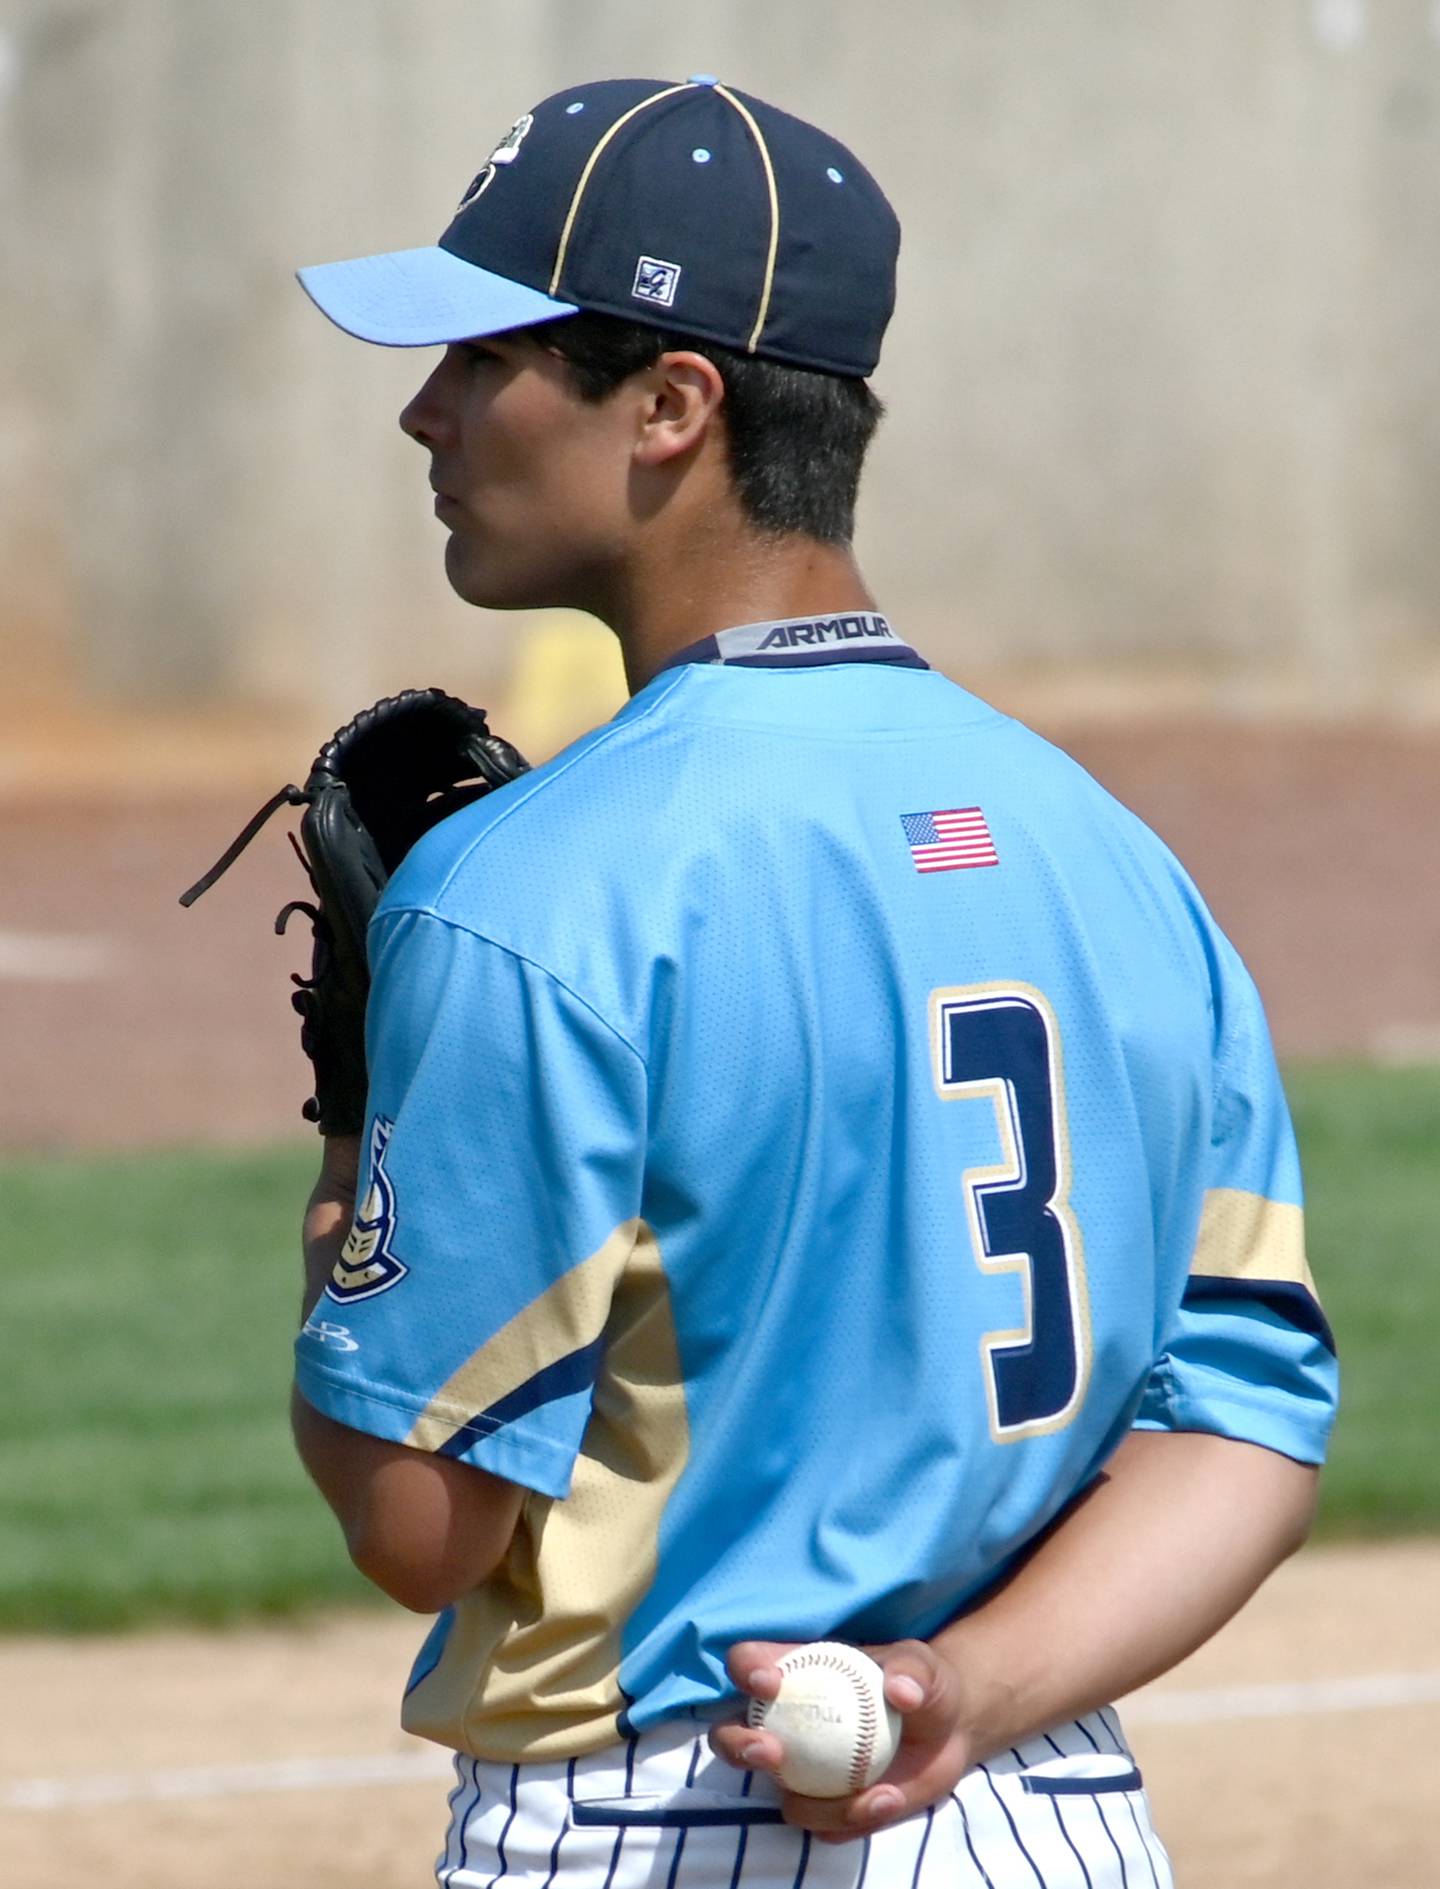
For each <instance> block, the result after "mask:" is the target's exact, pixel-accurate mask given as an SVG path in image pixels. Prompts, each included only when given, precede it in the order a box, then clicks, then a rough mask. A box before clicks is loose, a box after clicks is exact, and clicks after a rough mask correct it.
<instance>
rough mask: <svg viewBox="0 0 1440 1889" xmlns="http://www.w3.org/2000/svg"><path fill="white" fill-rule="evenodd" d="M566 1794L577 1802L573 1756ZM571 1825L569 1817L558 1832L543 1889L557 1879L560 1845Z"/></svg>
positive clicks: (566, 1772)
mask: <svg viewBox="0 0 1440 1889" xmlns="http://www.w3.org/2000/svg"><path fill="white" fill-rule="evenodd" d="M565 1796H566V1799H567V1801H568V1802H570V1803H572V1804H573V1803H574V1802H575V1760H574V1759H573V1758H572V1759H571V1760H570V1762H569V1764H567V1765H566V1767H565ZM569 1827H570V1820H569V1818H568V1817H567V1818H566V1820H565V1822H564V1823H562V1824H561V1826H560V1828H559V1830H558V1831H557V1832H556V1835H555V1844H554V1847H553V1848H552V1849H551V1851H550V1874H549V1875H548V1876H547V1877H546V1878H545V1881H544V1883H543V1884H542V1885H541V1889H550V1885H551V1883H552V1882H554V1880H555V1872H556V1870H557V1869H558V1868H559V1867H560V1845H561V1844H562V1843H563V1842H564V1841H565V1832H566V1830H567V1829H569Z"/></svg>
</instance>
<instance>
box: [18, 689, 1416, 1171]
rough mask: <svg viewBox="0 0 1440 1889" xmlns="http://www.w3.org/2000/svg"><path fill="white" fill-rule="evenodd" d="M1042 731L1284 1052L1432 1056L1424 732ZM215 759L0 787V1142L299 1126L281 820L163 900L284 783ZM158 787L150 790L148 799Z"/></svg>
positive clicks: (177, 1138) (289, 873) (119, 1143)
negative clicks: (1202, 903)
mask: <svg viewBox="0 0 1440 1889" xmlns="http://www.w3.org/2000/svg"><path fill="white" fill-rule="evenodd" d="M1045 731H1046V732H1047V733H1051V734H1052V735H1053V736H1054V737H1055V738H1056V739H1058V740H1060V741H1061V743H1062V745H1064V746H1066V747H1068V748H1069V749H1070V750H1071V751H1072V752H1073V753H1074V754H1076V755H1077V757H1078V758H1079V759H1080V760H1081V761H1083V762H1084V763H1085V765H1086V766H1088V767H1089V768H1090V769H1091V770H1092V771H1093V772H1094V773H1095V774H1097V775H1098V776H1099V778H1100V779H1101V780H1102V781H1104V782H1105V784H1106V785H1107V786H1109V787H1110V788H1112V789H1113V791H1114V792H1116V793H1117V794H1118V795H1119V796H1120V798H1121V799H1122V800H1124V801H1126V802H1127V803H1128V804H1129V805H1131V806H1133V807H1135V808H1136V809H1137V810H1138V811H1139V812H1140V813H1141V814H1143V815H1144V816H1145V817H1146V818H1147V819H1149V820H1150V821H1151V822H1152V823H1153V824H1154V825H1155V826H1156V827H1157V828H1158V830H1159V831H1160V832H1161V834H1162V835H1164V837H1165V838H1166V839H1168V840H1169V841H1170V843H1171V844H1172V845H1173V846H1174V847H1175V849H1176V851H1177V852H1178V853H1179V855H1180V857H1181V858H1182V859H1183V860H1184V861H1185V862H1186V864H1187V865H1188V866H1189V867H1190V869H1191V870H1192V872H1193V873H1194V875H1195V877H1196V879H1197V880H1198V882H1199V883H1200V885H1201V886H1202V888H1203V889H1204V891H1205V893H1206V896H1207V897H1208V899H1209V901H1210V903H1211V904H1212V906H1213V907H1214V909H1215V911H1216V913H1217V914H1218V916H1219V917H1220V919H1221V921H1222V923H1223V924H1225V926H1226V927H1227V929H1228V930H1229V931H1230V933H1231V935H1232V936H1233V937H1234V939H1235V941H1236V942H1237V944H1238V945H1239V946H1240V949H1241V950H1242V952H1243V953H1244V954H1245V956H1246V958H1247V959H1248V961H1249V962H1250V964H1251V967H1252V969H1253V970H1254V972H1255V974H1256V976H1257V978H1258V981H1259V983H1260V986H1261V989H1262V991H1263V993H1264V995H1265V998H1266V1002H1267V1005H1268V1008H1269V1012H1270V1016H1271V1020H1272V1023H1273V1026H1274V1030H1275V1035H1276V1040H1277V1043H1278V1044H1279V1047H1280V1049H1281V1052H1282V1054H1289V1055H1313V1054H1334V1053H1338V1052H1347V1051H1348V1052H1356V1053H1360V1054H1381V1055H1396V1056H1402V1057H1403V1056H1407V1055H1412V1054H1413V1055H1419V1056H1422V1057H1424V1058H1426V1059H1434V1058H1435V1057H1437V1056H1440V899H1437V898H1436V897H1435V886H1436V884H1437V883H1440V870H1437V868H1440V839H1437V832H1436V822H1435V817H1434V816H1435V809H1436V807H1437V806H1440V738H1437V737H1436V736H1435V735H1434V734H1433V733H1425V732H1419V731H1414V730H1410V731H1405V730H1397V729H1384V730H1381V729H1372V730H1364V729H1356V728H1347V729H1324V728H1298V727H1291V728H1277V727H1262V726H1251V725H1247V724H1242V723H1235V722H1226V723H1219V722H1216V723H1208V724H1207V723H1199V722H1187V723H1177V724H1172V725H1164V724H1159V723H1155V722H1153V721H1152V722H1147V723H1143V724H1137V725H1135V726H1131V727H1117V726H1112V725H1092V726H1090V727H1077V726H1067V725H1066V724H1064V723H1063V722H1061V723H1057V724H1055V725H1053V726H1048V727H1047V728H1046V730H1045ZM157 739H158V737H157ZM272 740H273V737H272ZM296 751H297V752H302V753H303V752H304V751H305V750H304V748H303V746H302V747H299V748H297V749H296ZM164 758H165V757H164V755H163V754H162V755H161V756H160V757H159V760H163V759H164ZM224 759H225V766H226V767H227V768H228V769H230V770H231V774H230V776H229V778H232V779H233V781H234V784H233V785H229V786H226V787H225V788H223V789H220V788H216V789H215V790H214V791H213V792H212V793H208V794H207V795H206V796H205V797H204V798H203V799H202V800H201V801H200V802H198V803H194V802H192V798H191V797H192V795H193V792H194V787H193V782H194V780H195V779H196V778H197V776H198V777H199V778H201V779H209V778H213V775H212V774H211V773H210V772H209V771H208V770H206V769H205V768H204V767H203V766H201V765H200V757H197V756H196V755H195V754H193V753H190V752H189V751H185V752H182V753H181V754H180V755H179V756H178V757H177V758H176V759H175V761H174V764H173V766H172V767H171V768H170V769H169V771H168V772H167V769H166V768H165V767H163V766H160V765H159V764H158V761H157V765H156V766H155V767H153V768H152V769H150V771H149V772H148V773H145V772H144V770H140V778H142V779H143V780H144V781H147V782H148V783H149V785H148V788H147V789H146V791H145V792H143V793H138V794H137V793H135V792H134V782H135V779H136V774H135V772H134V771H132V773H131V774H130V775H128V776H126V775H122V776H121V777H120V778H121V779H122V780H123V781H127V782H128V784H129V786H130V789H131V794H130V797H127V798H122V799H113V798H112V799H111V800H109V801H108V802H98V801H96V800H95V799H94V798H93V797H92V796H91V795H90V794H87V793H84V792H81V791H80V786H83V785H84V783H81V784H79V786H77V787H76V788H75V789H73V790H72V791H71V792H70V793H68V794H65V793H60V792H58V790H57V783H56V781H55V780H54V779H53V778H49V777H47V785H48V791H47V792H45V793H44V794H40V793H38V792H37V790H36V788H35V786H34V783H33V782H32V783H31V784H30V786H28V787H27V788H26V789H25V790H24V791H23V792H22V791H20V790H19V789H18V788H16V787H15V786H14V785H13V784H12V786H11V789H10V791H9V793H8V794H6V793H4V792H3V791H0V883H3V884H4V885H5V887H6V891H7V898H6V905H5V910H4V913H3V916H0V1042H3V1044H4V1046H5V1058H6V1075H7V1080H6V1082H5V1083H4V1085H3V1086H0V1149H4V1148H11V1149H16V1148H47V1147H63V1146H72V1145H81V1146H95V1147H133V1146H139V1145H144V1144H155V1143H164V1142H193V1141H206V1142H217V1141H218V1142H243V1141H265V1140H273V1139H275V1138H277V1137H280V1136H283V1135H285V1134H287V1133H294V1134H300V1133H302V1132H308V1131H304V1130H303V1129H302V1128H301V1125H300V1123H299V1120H298V1113H297V1111H298V1105H299V1102H300V1100H301V1099H302V1098H303V1096H304V1095H305V1093H306V1088H305V1078H304V1074H303V1070H302V1065H301V1063H300V1060H299V1051H298V1047H297V1044H296V1034H295V1025H294V1021H293V1018H292V1017H291V1015H290V1012H289V1009H288V1007H287V1004H286V994H285V993H286V974H287V972H288V971H290V970H292V969H295V968H298V967H300V966H302V965H303V964H304V963H305V961H306V956H307V953H306V948H305V941H304V936H303V934H304V932H305V927H304V925H303V922H302V924H301V925H300V926H298V927H297V929H296V933H295V935H294V936H293V937H292V938H288V939H286V940H284V941H281V940H277V939H276V938H275V937H274V936H273V935H272V932H271V928H270V919H271V915H272V914H273V913H274V912H275V911H277V910H278V909H279V907H280V906H281V905H282V904H283V903H284V902H285V901H286V900H287V899H289V898H291V897H294V896H295V895H296V893H297V892H298V891H299V890H300V889H301V887H300V885H299V882H298V869H297V868H296V867H295V865H294V862H293V860H292V859H291V858H290V854H289V849H288V847H287V846H286V845H285V843H284V840H283V837H282V829H283V826H284V824H285V822H284V821H283V820H281V819H279V818H277V820H276V821H275V823H274V825H273V826H272V827H271V828H269V829H267V831H266V832H265V833H264V834H263V835H262V836H261V838H260V840H259V841H257V843H256V844H255V845H254V846H253V847H252V849H251V850H250V852H249V853H248V854H246V855H245V857H244V858H243V859H242V860H241V861H240V863H239V864H238V865H237V866H236V867H235V868H234V870H233V871H232V872H231V874H230V876H229V877H228V878H226V879H224V880H222V881H221V883H220V884H219V885H218V886H217V887H216V888H215V889H214V890H213V891H212V892H211V893H210V894H209V895H208V896H207V897H206V899H205V900H204V901H203V902H202V903H201V904H199V905H197V906H196V907H195V909H194V910H193V911H191V912H182V911H181V910H180V908H179V906H178V905H177V904H176V898H177V895H178V894H179V892H180V891H181V890H182V888H183V887H184V886H186V885H187V884H189V883H190V881H191V880H192V879H194V878H196V877H197V876H198V875H199V873H200V872H201V871H202V870H203V869H204V868H205V867H206V866H208V865H209V864H210V862H211V861H212V860H213V859H214V858H215V857H216V856H217V854H218V853H219V852H220V851H221V849H222V848H223V847H224V845H225V843H226V842H227V841H228V840H229V839H230V837H231V835H232V834H233V833H234V832H235V831H236V830H237V829H238V828H239V826H240V825H241V824H242V823H243V822H244V820H245V819H246V818H247V817H248V816H249V815H250V814H251V813H252V812H253V811H254V809H255V807H256V806H257V805H258V804H259V802H260V800H261V799H262V798H264V796H265V794H266V793H268V792H269V791H270V789H271V788H273V787H274V786H275V785H276V784H277V781H278V780H279V779H281V778H284V769H283V766H282V765H281V764H280V763H279V762H278V760H276V761H275V762H274V764H273V766H269V765H266V764H265V763H266V762H268V761H269V760H270V759H271V757H270V756H269V755H268V752H267V754H266V756H265V758H264V761H262V760H261V758H260V751H259V750H258V749H257V759H256V765H254V766H253V767H249V768H246V767H242V766H241V759H242V750H241V747H240V744H239V743H238V741H237V740H236V739H231V740H230V742H229V745H228V746H226V747H225V749H224ZM132 763H133V757H132ZM134 766H138V764H134ZM162 779H173V781H174V783H175V786H174V796H173V797H172V798H169V799H166V798H163V797H162V798H157V797H156V793H157V786H156V783H157V782H158V781H160V780H162ZM182 782H183V783H184V785H183V786H182V785H181V783H182ZM3 785H4V783H3V776H0V790H3Z"/></svg>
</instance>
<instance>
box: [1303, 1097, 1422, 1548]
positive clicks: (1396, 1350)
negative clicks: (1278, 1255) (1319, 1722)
mask: <svg viewBox="0 0 1440 1889" xmlns="http://www.w3.org/2000/svg"><path fill="white" fill-rule="evenodd" d="M1286 1088H1287V1089H1288V1091H1289V1095H1290V1104H1291V1109H1292V1111H1293V1113H1294V1117H1295V1129H1296V1134H1297V1135H1298V1137H1299V1141H1300V1153H1301V1158H1302V1160H1303V1162H1304V1167H1305V1197H1306V1231H1307V1238H1308V1244H1309V1253H1310V1264H1311V1268H1312V1270H1313V1272H1314V1274H1315V1280H1316V1284H1317V1286H1318V1287H1319V1291H1320V1296H1321V1299H1322V1300H1323V1301H1324V1305H1325V1311H1326V1314H1327V1316H1328V1317H1329V1320H1330V1324H1331V1326H1332V1328H1333V1330H1334V1332H1335V1338H1336V1344H1337V1347H1338V1349H1339V1353H1340V1372H1341V1392H1340V1418H1339V1422H1338V1424H1337V1425H1336V1430H1335V1440H1334V1446H1333V1449H1332V1452H1331V1456H1330V1461H1329V1465H1328V1466H1327V1468H1326V1471H1325V1475H1324V1477H1323V1478H1322V1480H1321V1504H1320V1522H1319V1532H1320V1533H1321V1534H1322V1535H1394V1534H1402V1533H1416V1532H1421V1531H1430V1532H1436V1531H1440V1447H1437V1434H1440V1368H1437V1365H1436V1355H1437V1336H1440V1069H1433V1068H1424V1069H1418V1068H1417V1069H1374V1068H1366V1067H1363V1066H1359V1065H1357V1066H1354V1067H1341V1066H1337V1065H1334V1064H1326V1065H1320V1066H1316V1067H1310V1068H1303V1067H1302V1068H1292V1069H1290V1070H1288V1071H1287V1072H1286Z"/></svg>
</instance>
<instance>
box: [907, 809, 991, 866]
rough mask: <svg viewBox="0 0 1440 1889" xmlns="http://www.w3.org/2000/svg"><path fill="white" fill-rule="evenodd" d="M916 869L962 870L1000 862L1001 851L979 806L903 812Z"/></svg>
mask: <svg viewBox="0 0 1440 1889" xmlns="http://www.w3.org/2000/svg"><path fill="white" fill-rule="evenodd" d="M900 824H901V826H903V827H904V829H905V837H906V839H907V840H908V841H909V842H910V857H911V858H912V859H913V860H914V861H915V870H916V872H960V871H961V870H962V869H963V868H964V867H966V866H998V865H999V864H1000V855H999V854H998V853H997V852H996V851H995V842H994V840H993V839H991V837H990V829H989V827H988V826H987V825H986V824H985V815H984V814H983V813H982V812H981V811H980V809H979V808H978V807H949V808H946V809H945V810H944V811H943V812H940V813H902V814H901V816H900Z"/></svg>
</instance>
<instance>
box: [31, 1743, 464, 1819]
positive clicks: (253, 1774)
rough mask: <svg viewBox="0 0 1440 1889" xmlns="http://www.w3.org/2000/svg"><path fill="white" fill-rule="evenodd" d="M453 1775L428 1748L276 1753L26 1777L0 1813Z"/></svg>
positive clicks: (443, 1754) (441, 1755)
mask: <svg viewBox="0 0 1440 1889" xmlns="http://www.w3.org/2000/svg"><path fill="white" fill-rule="evenodd" d="M452 1775H453V1770H452V1765H451V1754H450V1753H449V1752H448V1751H440V1750H439V1749H434V1750H430V1751H417V1752H413V1753H406V1754H404V1755H401V1756H396V1757H391V1758H280V1759H274V1760H272V1761H271V1762H269V1763H268V1764H195V1765H187V1766H185V1767H184V1768H182V1769H176V1770H173V1771H111V1772H101V1773H98V1774H96V1775H95V1776H93V1777H86V1776H85V1775H84V1774H83V1773H82V1774H79V1775H77V1776H75V1777H37V1778H26V1779H23V1780H22V1781H21V1782H20V1783H18V1784H7V1785H5V1786H4V1787H3V1789H0V1810H73V1809H75V1808H76V1807H77V1806H83V1805H87V1804H138V1803H159V1802H162V1801H173V1800H174V1799H176V1798H186V1797H190V1798H195V1797H242V1796H248V1795H249V1794H250V1793H252V1792H256V1791H320V1790H324V1791H343V1790H358V1789H360V1788H362V1787H364V1786H369V1785H372V1784H423V1783H427V1782H428V1781H430V1780H431V1779H433V1778H438V1777H449V1776H452Z"/></svg>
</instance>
